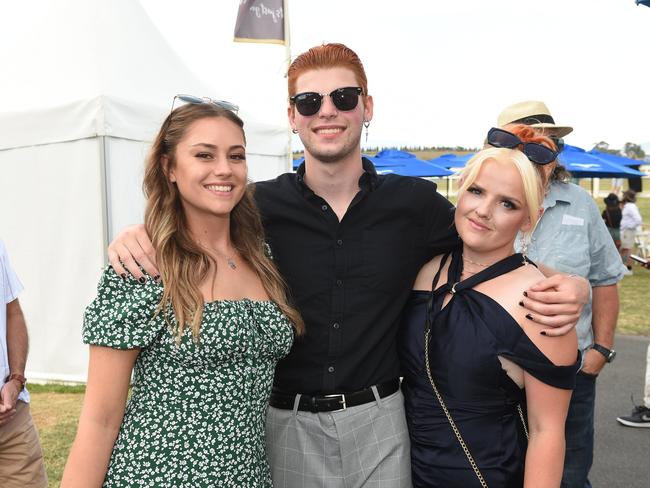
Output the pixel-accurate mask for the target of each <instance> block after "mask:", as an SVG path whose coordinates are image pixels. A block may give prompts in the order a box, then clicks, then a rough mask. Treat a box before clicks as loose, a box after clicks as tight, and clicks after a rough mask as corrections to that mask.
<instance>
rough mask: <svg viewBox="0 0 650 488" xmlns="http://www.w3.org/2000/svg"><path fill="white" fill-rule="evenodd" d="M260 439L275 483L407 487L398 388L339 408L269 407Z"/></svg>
mask: <svg viewBox="0 0 650 488" xmlns="http://www.w3.org/2000/svg"><path fill="white" fill-rule="evenodd" d="M375 394H376V392H375ZM376 397H377V398H379V397H378V396H377V395H376ZM266 444H267V455H268V458H269V463H270V464H271V473H272V476H273V486H274V487H275V488H362V487H363V488H411V486H412V484H411V462H410V444H409V436H408V428H407V426H406V418H405V416H404V397H403V396H402V392H401V391H399V390H398V391H397V392H396V393H394V394H392V395H389V396H387V397H385V398H382V399H380V400H379V401H375V402H370V403H367V404H365V405H359V406H356V407H351V408H348V409H346V410H343V411H339V412H321V413H311V412H301V411H291V410H280V409H277V408H273V407H269V408H268V411H267V416H266Z"/></svg>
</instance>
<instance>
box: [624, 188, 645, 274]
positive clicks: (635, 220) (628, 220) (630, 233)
mask: <svg viewBox="0 0 650 488" xmlns="http://www.w3.org/2000/svg"><path fill="white" fill-rule="evenodd" d="M635 202H636V192H635V191H634V190H627V191H625V192H624V193H623V211H622V217H621V258H623V264H625V266H627V269H628V270H629V271H632V263H631V262H630V254H632V249H633V248H634V238H635V237H636V229H637V227H639V226H640V225H641V224H642V223H643V220H642V219H641V214H640V213H639V208H638V207H637V206H636V203H635Z"/></svg>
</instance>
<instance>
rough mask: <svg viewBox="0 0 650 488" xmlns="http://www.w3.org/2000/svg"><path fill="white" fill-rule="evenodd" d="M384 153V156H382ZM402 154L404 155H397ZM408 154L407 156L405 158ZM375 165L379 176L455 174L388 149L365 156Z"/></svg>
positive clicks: (298, 161)
mask: <svg viewBox="0 0 650 488" xmlns="http://www.w3.org/2000/svg"><path fill="white" fill-rule="evenodd" d="M382 153H383V155H381V154H382ZM397 153H402V154H397ZM404 154H406V155H407V156H404ZM363 157H364V158H367V159H369V160H370V161H371V162H372V164H374V165H375V169H376V170H377V173H379V174H390V173H394V174H398V175H402V176H419V177H436V176H450V175H452V174H453V173H452V172H451V171H449V170H447V169H445V168H443V167H441V166H438V165H437V164H433V163H430V162H428V161H422V160H421V159H418V158H416V157H415V155H413V154H410V153H404V152H403V151H397V150H395V149H386V150H384V151H380V153H379V154H377V156H368V155H365V154H364V155H363ZM304 160H305V158H299V159H294V160H293V170H294V171H296V170H297V169H298V167H299V166H300V165H301V164H302V162H303V161H304Z"/></svg>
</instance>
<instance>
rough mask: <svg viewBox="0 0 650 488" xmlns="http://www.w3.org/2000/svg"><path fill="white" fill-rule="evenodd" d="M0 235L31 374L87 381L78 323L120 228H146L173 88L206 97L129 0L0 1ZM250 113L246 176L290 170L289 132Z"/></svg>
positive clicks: (267, 175)
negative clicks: (147, 197)
mask: <svg viewBox="0 0 650 488" xmlns="http://www.w3.org/2000/svg"><path fill="white" fill-rule="evenodd" d="M0 9H1V11H2V14H3V15H2V17H3V20H4V22H3V24H4V25H3V29H2V30H0V46H2V47H0V67H1V68H0V69H2V72H3V76H1V77H0V94H1V95H0V96H1V98H0V175H1V176H0V237H1V238H2V239H3V240H4V241H5V243H6V245H7V249H8V251H9V253H10V258H11V261H12V263H13V266H14V268H15V269H16V271H17V273H18V275H19V277H20V279H21V281H22V282H23V284H24V285H25V291H24V293H23V294H22V295H21V297H20V300H21V304H22V306H23V309H24V311H25V314H26V317H27V321H28V327H29V331H30V354H29V360H28V365H27V376H28V378H30V379H32V380H34V379H37V380H38V379H40V380H69V381H82V380H84V379H85V374H86V367H87V365H86V362H87V348H86V347H85V346H83V345H82V344H81V320H82V314H83V310H84V308H85V306H86V305H87V304H88V303H89V301H90V300H91V299H92V297H93V296H94V294H95V290H96V284H97V280H98V277H99V274H100V271H101V269H102V267H103V266H104V265H105V263H106V261H105V259H106V258H105V249H106V246H107V243H108V242H109V241H110V239H111V237H112V236H113V235H114V234H115V232H116V231H117V230H119V229H121V228H122V227H124V226H125V225H128V224H131V223H134V222H141V221H142V213H143V204H144V199H143V196H142V191H141V181H142V168H143V161H144V158H145V156H146V153H147V150H148V148H149V145H150V141H151V140H152V139H153V136H154V135H155V133H156V131H157V129H158V127H159V126H160V124H161V122H162V120H163V119H164V117H165V116H166V115H167V114H168V113H169V110H170V108H171V103H172V99H173V96H174V95H175V94H177V93H190V94H196V95H203V94H213V95H216V96H218V95H219V93H218V89H214V88H210V87H209V86H207V85H206V84H205V83H204V82H202V81H200V80H199V79H198V78H197V77H196V76H194V75H193V74H192V73H191V72H190V71H189V70H188V69H187V68H186V67H185V66H184V64H183V62H182V61H181V60H180V59H179V57H178V56H177V55H176V54H175V53H174V51H173V50H172V49H171V48H170V47H169V45H168V44H167V42H166V41H165V39H164V38H163V37H162V36H161V34H160V33H159V31H158V30H157V29H156V27H155V26H154V25H153V23H152V22H151V21H150V19H149V18H148V17H147V15H146V13H145V11H144V10H143V9H142V7H141V6H140V4H139V3H138V2H137V1H134V0H35V1H30V2H12V3H11V4H10V3H4V4H3V5H2V7H0ZM240 115H242V117H243V118H244V120H245V121H246V133H247V141H248V147H247V152H248V162H249V174H250V177H251V178H252V179H255V180H259V179H266V178H271V177H274V176H275V175H277V174H279V173H282V172H284V171H285V170H286V168H287V167H288V137H287V134H288V131H287V127H286V126H281V125H265V124H262V123H256V122H254V121H252V120H254V118H255V114H246V113H243V114H240Z"/></svg>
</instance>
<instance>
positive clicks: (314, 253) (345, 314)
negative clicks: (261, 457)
mask: <svg viewBox="0 0 650 488" xmlns="http://www.w3.org/2000/svg"><path fill="white" fill-rule="evenodd" d="M363 167H364V170H365V172H364V174H363V175H362V176H361V178H360V180H359V187H360V191H359V193H357V195H356V196H355V197H354V199H353V200H352V203H351V204H350V206H349V208H348V209H347V211H346V213H345V216H344V217H343V219H342V220H341V221H340V222H339V220H338V217H337V216H336V214H335V213H334V211H333V210H332V209H331V208H330V206H329V204H328V203H327V202H326V201H325V200H323V199H322V198H321V197H319V196H318V195H316V194H315V193H314V192H313V191H312V190H311V189H310V188H309V187H308V186H307V185H306V184H305V183H304V181H303V176H304V174H305V170H304V165H303V166H301V168H300V169H299V170H298V172H297V173H287V174H283V175H281V176H279V177H278V178H276V179H275V180H271V181H264V182H259V183H256V184H255V187H256V188H255V197H256V200H257V204H258V206H259V209H260V212H261V213H262V220H263V223H264V228H265V231H266V240H267V243H268V244H269V245H270V247H271V252H272V254H273V258H274V261H275V263H276V265H277V266H278V268H279V269H280V272H281V273H282V275H283V276H284V278H285V280H286V281H287V283H288V285H289V289H290V294H291V297H292V299H293V302H294V304H295V305H296V307H297V308H298V310H299V311H300V313H301V314H302V316H303V318H304V320H305V325H306V330H305V334H304V336H302V337H299V338H298V339H297V340H296V342H295V344H294V346H293V348H292V350H291V352H290V353H289V355H288V356H287V357H285V358H284V359H282V360H281V361H280V362H279V363H278V366H277V369H276V372H275V386H276V387H277V388H279V389H281V390H283V391H286V392H290V393H304V394H330V393H348V392H352V391H357V390H361V389H364V388H368V387H369V386H372V385H375V384H377V383H381V382H383V381H387V380H390V379H392V378H397V377H398V376H399V360H398V356H397V349H396V344H395V338H396V335H397V332H398V329H399V323H400V317H401V313H402V308H403V307H404V304H405V303H406V300H407V298H408V296H409V292H410V290H411V286H412V284H413V282H414V280H415V277H416V276H417V273H418V271H419V270H420V268H421V266H422V265H423V264H424V263H425V262H426V261H427V260H429V259H430V258H431V257H432V256H433V255H435V254H439V253H441V252H443V251H445V250H447V249H450V248H451V247H453V246H454V245H455V244H457V243H458V237H457V234H456V231H455V229H454V227H453V206H452V205H451V204H450V203H449V202H448V201H447V200H446V199H445V198H444V197H442V196H441V195H440V194H439V193H437V192H436V185H435V184H434V183H432V182H430V181H426V180H423V179H419V178H411V177H405V176H398V175H377V173H376V171H375V169H374V167H373V165H372V163H371V162H370V161H368V160H365V159H364V160H363Z"/></svg>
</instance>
